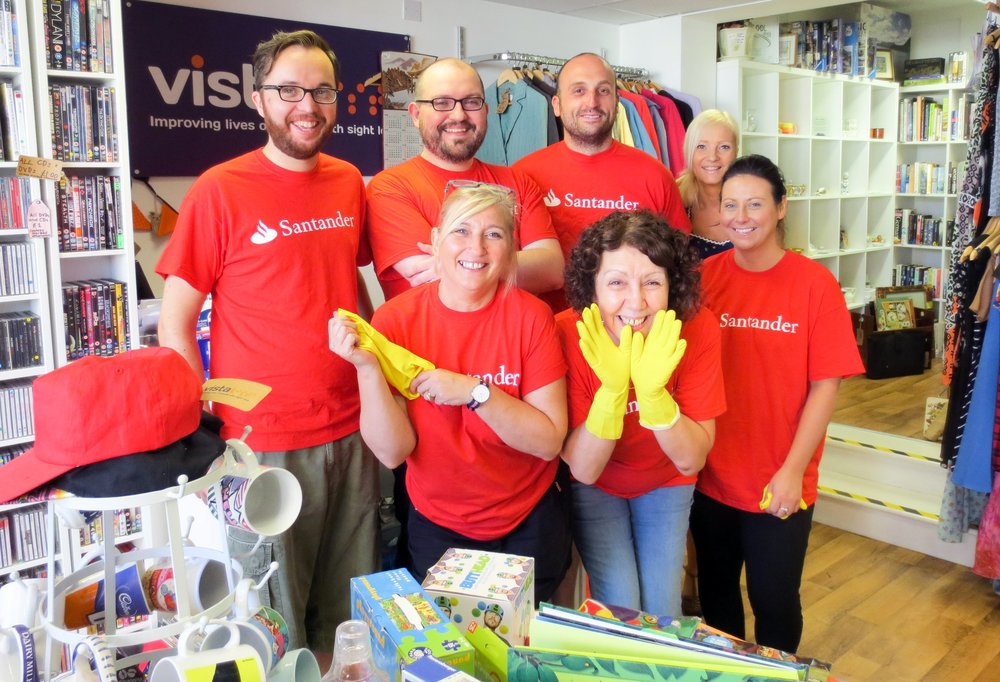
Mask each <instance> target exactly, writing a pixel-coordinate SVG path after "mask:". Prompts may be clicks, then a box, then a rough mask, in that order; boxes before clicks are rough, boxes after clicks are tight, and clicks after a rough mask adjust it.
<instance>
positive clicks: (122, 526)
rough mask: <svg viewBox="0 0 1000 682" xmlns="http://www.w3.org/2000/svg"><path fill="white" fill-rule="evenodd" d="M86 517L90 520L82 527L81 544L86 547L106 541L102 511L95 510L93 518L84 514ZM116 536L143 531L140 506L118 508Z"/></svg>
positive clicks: (115, 522)
mask: <svg viewBox="0 0 1000 682" xmlns="http://www.w3.org/2000/svg"><path fill="white" fill-rule="evenodd" d="M84 519H85V520H87V521H89V523H88V524H87V526H86V527H85V528H81V529H80V531H79V533H80V546H81V547H86V546H87V545H92V544H94V543H97V542H103V541H104V521H103V515H102V512H94V513H93V515H92V518H88V516H87V515H84ZM114 524H115V526H114V528H115V537H116V538H123V537H126V536H128V535H132V534H133V533H141V532H142V509H140V508H139V507H135V508H131V509H116V510H115V518H114Z"/></svg>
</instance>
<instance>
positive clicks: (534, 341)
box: [509, 292, 566, 396]
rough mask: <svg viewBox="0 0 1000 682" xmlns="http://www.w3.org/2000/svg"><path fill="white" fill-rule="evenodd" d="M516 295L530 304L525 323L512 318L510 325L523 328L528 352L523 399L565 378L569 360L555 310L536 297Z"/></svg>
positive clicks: (524, 294) (524, 316) (525, 312)
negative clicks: (553, 313)
mask: <svg viewBox="0 0 1000 682" xmlns="http://www.w3.org/2000/svg"><path fill="white" fill-rule="evenodd" d="M511 293H515V292H511ZM517 293H520V294H521V295H522V296H524V298H525V300H526V303H527V305H526V306H525V311H524V314H523V317H522V320H516V319H511V320H510V321H509V324H511V325H518V324H520V325H522V329H523V330H524V331H523V333H524V334H525V336H526V339H525V340H526V344H525V345H526V347H527V348H528V349H529V350H528V353H527V354H526V355H525V358H524V379H523V381H522V383H521V395H522V396H524V395H528V394H529V393H531V392H532V391H535V390H538V389H540V388H544V387H545V386H548V385H549V384H551V383H552V382H553V381H557V380H558V379H560V378H561V377H564V376H566V361H565V358H563V353H562V348H561V347H560V345H559V338H558V335H557V333H556V325H555V321H554V320H553V319H552V311H551V310H550V309H549V307H548V306H547V305H545V304H544V303H542V301H540V300H539V299H537V298H535V297H534V296H531V295H530V294H527V293H524V292H517Z"/></svg>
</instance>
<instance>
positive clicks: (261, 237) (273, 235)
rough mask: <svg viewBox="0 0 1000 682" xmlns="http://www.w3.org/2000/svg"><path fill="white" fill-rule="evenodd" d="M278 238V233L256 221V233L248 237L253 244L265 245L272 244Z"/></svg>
mask: <svg viewBox="0 0 1000 682" xmlns="http://www.w3.org/2000/svg"><path fill="white" fill-rule="evenodd" d="M277 237H278V231H277V230H275V229H272V228H270V227H268V226H267V225H265V224H264V221H263V220H258V221H257V231H256V232H254V233H253V235H252V236H251V237H250V241H252V242H253V243H254V244H267V243H268V242H273V241H274V240H275V239H277Z"/></svg>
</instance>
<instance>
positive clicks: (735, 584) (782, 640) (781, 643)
mask: <svg viewBox="0 0 1000 682" xmlns="http://www.w3.org/2000/svg"><path fill="white" fill-rule="evenodd" d="M812 515H813V507H809V509H807V510H805V511H798V512H796V513H795V514H792V515H791V516H790V517H788V518H787V519H785V520H784V521H782V520H781V519H779V518H777V517H775V516H772V515H770V514H762V513H753V512H746V511H742V510H739V509H736V508H735V507H730V506H729V505H726V504H722V503H721V502H718V501H716V500H714V499H712V498H710V497H708V496H706V495H703V494H701V493H699V492H695V494H694V504H693V506H692V507H691V534H692V536H693V537H694V545H695V550H696V552H697V555H698V595H699V597H700V598H701V609H702V613H703V614H704V618H705V622H706V623H708V624H709V625H711V626H712V627H714V628H718V629H719V630H723V631H724V632H727V633H729V634H731V635H735V636H736V637H739V638H740V639H746V628H745V627H744V622H745V621H744V613H743V598H742V595H741V593H740V574H741V573H742V571H743V566H744V564H745V565H746V570H747V594H748V596H749V598H750V607H751V608H752V609H753V615H754V638H755V641H756V642H757V644H760V645H763V646H769V647H774V648H776V649H781V650H782V651H787V652H789V653H795V650H796V649H798V646H799V640H801V639H802V602H801V601H800V599H799V585H800V584H801V582H802V568H803V566H804V564H805V559H806V547H807V546H808V544H809V531H810V530H811V529H812Z"/></svg>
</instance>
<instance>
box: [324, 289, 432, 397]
mask: <svg viewBox="0 0 1000 682" xmlns="http://www.w3.org/2000/svg"><path fill="white" fill-rule="evenodd" d="M337 314H338V315H340V316H341V317H346V318H347V319H349V320H351V321H352V322H354V324H355V325H357V327H358V337H359V338H360V342H359V344H358V347H359V348H361V349H362V350H366V351H369V352H370V353H371V354H372V355H374V356H375V358H376V359H377V360H378V366H379V369H381V370H382V376H384V377H385V380H386V381H388V382H389V385H390V386H392V387H393V388H395V389H396V390H397V391H399V392H400V394H401V395H402V396H403V397H404V398H406V399H407V400H415V399H416V398H419V397H420V396H419V394H417V393H414V392H413V391H411V390H410V384H411V383H413V380H414V379H416V378H417V375H418V374H420V373H421V372H429V371H431V370H432V369H434V363H432V362H429V361H427V360H424V359H423V358H422V357H420V356H419V355H416V354H414V353H411V352H410V351H408V350H406V349H405V348H403V347H402V346H400V345H397V344H395V343H393V342H392V341H390V340H389V339H387V338H385V337H384V336H382V334H381V333H380V332H379V331H378V330H376V329H375V327H373V326H371V325H370V324H368V323H367V322H365V321H364V320H363V319H362V318H361V317H359V316H358V315H356V314H355V313H352V312H351V311H349V310H344V309H343V308H337Z"/></svg>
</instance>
